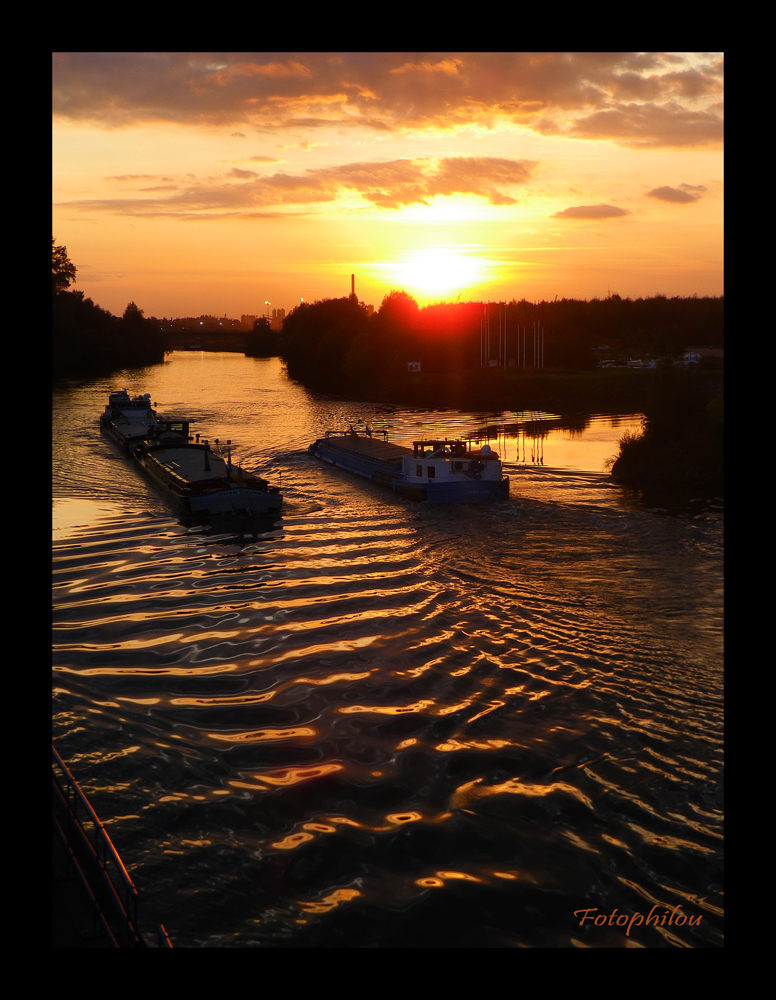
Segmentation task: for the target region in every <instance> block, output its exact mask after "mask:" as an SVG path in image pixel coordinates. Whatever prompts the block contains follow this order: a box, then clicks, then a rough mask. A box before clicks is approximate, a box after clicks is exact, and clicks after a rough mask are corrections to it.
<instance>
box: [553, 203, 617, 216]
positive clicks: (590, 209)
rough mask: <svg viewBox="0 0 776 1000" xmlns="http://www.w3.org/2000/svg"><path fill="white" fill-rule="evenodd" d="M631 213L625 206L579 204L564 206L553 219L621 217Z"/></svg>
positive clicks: (554, 214)
mask: <svg viewBox="0 0 776 1000" xmlns="http://www.w3.org/2000/svg"><path fill="white" fill-rule="evenodd" d="M630 214H631V213H630V212H629V211H628V210H627V209H625V208H617V207H616V206H615V205H577V206H575V207H574V208H564V209H563V211H562V212H555V213H553V216H552V217H553V219H619V218H621V217H622V216H623V215H630Z"/></svg>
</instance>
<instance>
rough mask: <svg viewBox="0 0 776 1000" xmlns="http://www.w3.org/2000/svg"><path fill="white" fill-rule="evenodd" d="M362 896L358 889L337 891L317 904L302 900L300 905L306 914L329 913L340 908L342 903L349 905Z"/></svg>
mask: <svg viewBox="0 0 776 1000" xmlns="http://www.w3.org/2000/svg"><path fill="white" fill-rule="evenodd" d="M360 895H361V892H360V890H358V889H335V890H334V892H332V893H329V895H328V896H324V897H323V899H320V900H318V901H317V902H314V903H305V902H303V901H302V900H300V901H299V905H300V906H301V908H302V909H303V910H304V911H305V913H328V912H329V911H330V910H333V909H334V908H335V907H336V906H340V905H341V904H342V903H349V902H350V900H352V899H356V898H357V897H358V896H360Z"/></svg>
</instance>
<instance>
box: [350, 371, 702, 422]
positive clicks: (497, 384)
mask: <svg viewBox="0 0 776 1000" xmlns="http://www.w3.org/2000/svg"><path fill="white" fill-rule="evenodd" d="M682 375H683V376H684V377H686V380H687V384H688V385H692V386H697V391H699V392H700V393H702V394H703V395H704V396H706V395H708V397H712V396H714V395H718V394H719V393H721V391H722V373H721V372H719V371H688V372H683V373H682ZM658 376H659V373H658V371H656V370H654V369H647V368H641V369H639V368H634V369H624V368H609V369H596V370H594V371H579V372H574V371H571V372H564V371H551V370H546V369H545V370H541V371H528V372H522V371H516V370H513V369H508V368H507V369H504V368H501V369H487V368H484V369H475V370H473V371H471V370H470V371H467V372H453V373H450V374H443V375H436V374H428V373H425V372H420V373H407V374H406V376H403V377H402V378H401V379H398V380H396V381H394V382H392V383H390V384H382V385H378V384H375V385H372V386H359V389H358V397H359V398H361V399H364V400H368V401H379V402H385V403H396V404H401V405H405V406H418V407H424V408H444V407H450V408H453V409H460V410H482V411H494V410H517V411H520V410H549V411H553V412H560V413H580V412H587V413H607V412H611V413H614V412H620V413H641V412H644V411H645V409H646V407H647V406H648V405H649V404H650V401H651V400H652V399H653V398H654V396H655V385H656V381H657V380H658ZM693 391H695V390H693ZM348 392H349V394H351V395H352V394H353V392H354V387H353V386H350V387H349V390H348Z"/></svg>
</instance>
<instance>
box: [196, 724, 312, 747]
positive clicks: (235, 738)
mask: <svg viewBox="0 0 776 1000" xmlns="http://www.w3.org/2000/svg"><path fill="white" fill-rule="evenodd" d="M207 735H208V736H209V737H210V738H211V739H214V740H224V741H225V742H226V743H264V742H266V741H268V740H294V739H299V738H300V737H302V736H315V735H316V731H315V730H314V729H312V728H310V727H309V726H299V727H298V728H296V729H257V730H255V731H254V732H249V733H208V734H207Z"/></svg>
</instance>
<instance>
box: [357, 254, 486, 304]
mask: <svg viewBox="0 0 776 1000" xmlns="http://www.w3.org/2000/svg"><path fill="white" fill-rule="evenodd" d="M472 249H475V248H472ZM375 270H376V271H379V273H380V275H381V277H382V279H383V280H384V281H388V282H389V283H391V284H393V285H395V286H397V287H400V288H402V289H404V290H405V291H408V292H410V293H412V294H418V295H420V297H422V298H433V297H434V296H436V297H439V296H450V295H453V296H455V295H457V294H458V293H463V292H468V291H470V290H471V289H472V288H473V287H474V286H476V285H479V284H482V283H483V282H485V281H487V280H488V270H489V262H488V261H486V260H484V259H483V258H480V257H478V256H476V254H475V253H465V252H462V251H461V250H460V249H458V248H453V247H430V248H427V249H423V250H411V251H408V253H407V254H406V255H405V257H404V259H403V260H400V261H394V262H390V263H384V264H377V265H375Z"/></svg>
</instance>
